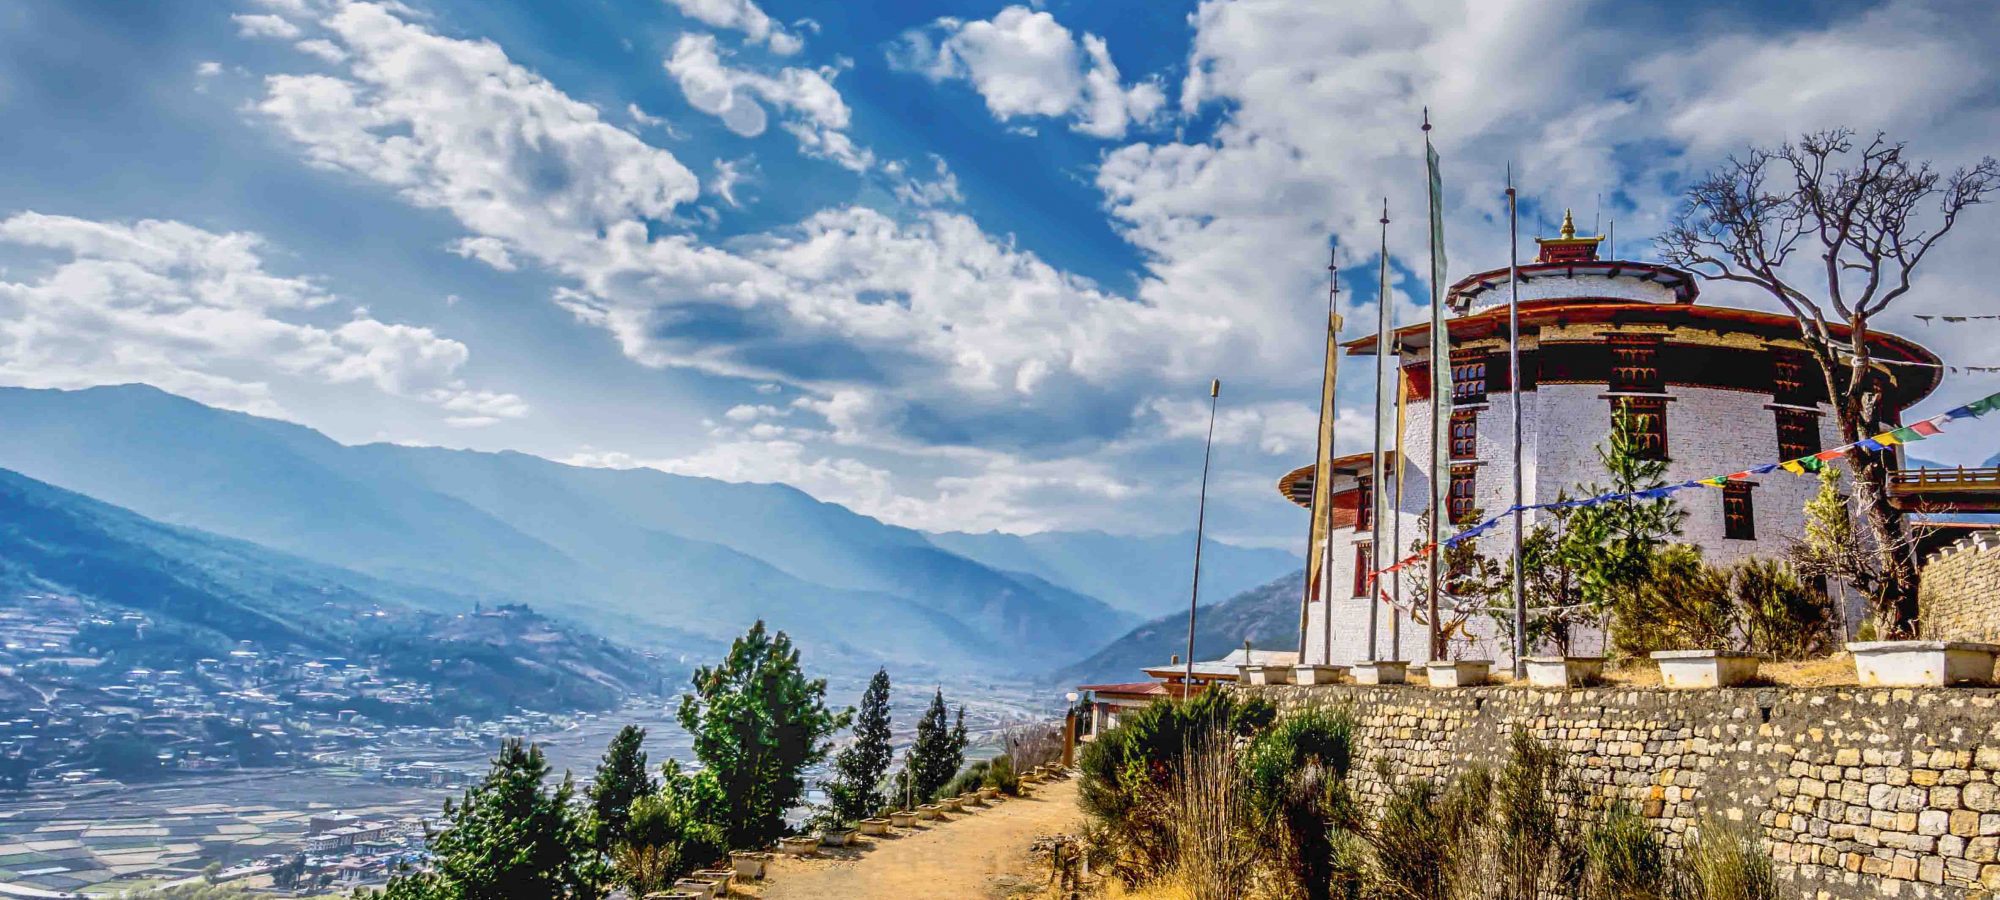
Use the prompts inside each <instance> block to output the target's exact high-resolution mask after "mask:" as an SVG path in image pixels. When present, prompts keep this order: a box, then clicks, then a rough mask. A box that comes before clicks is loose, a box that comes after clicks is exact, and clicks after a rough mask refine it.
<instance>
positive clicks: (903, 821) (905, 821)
mask: <svg viewBox="0 0 2000 900" xmlns="http://www.w3.org/2000/svg"><path fill="white" fill-rule="evenodd" d="M889 824H891V825H894V826H896V827H897V828H915V827H917V814H916V813H913V812H895V813H890V814H889Z"/></svg>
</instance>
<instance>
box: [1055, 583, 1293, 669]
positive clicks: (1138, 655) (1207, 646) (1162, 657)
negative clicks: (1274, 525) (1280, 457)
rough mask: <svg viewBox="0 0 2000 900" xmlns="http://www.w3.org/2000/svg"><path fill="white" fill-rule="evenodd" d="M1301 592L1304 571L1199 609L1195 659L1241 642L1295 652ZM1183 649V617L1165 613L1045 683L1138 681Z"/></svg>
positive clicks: (1185, 641)
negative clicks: (1151, 669) (1151, 668)
mask: <svg viewBox="0 0 2000 900" xmlns="http://www.w3.org/2000/svg"><path fill="white" fill-rule="evenodd" d="M1304 592H1305V570H1304V569H1299V570H1296V571H1294V572H1292V573H1291V574H1290V575H1286V576H1285V577H1283V578H1279V579H1277V580H1276V581H1272V582H1270V583H1268V584H1265V585H1261V586H1259V587H1255V588H1251V589H1250V590H1247V591H1244V592H1243V593H1240V594H1237V595H1236V596H1234V597H1231V598H1229V599H1228V600H1225V601H1223V602H1221V603H1217V604H1214V605H1212V606H1204V607H1202V608H1201V609H1200V611H1199V613H1198V614H1197V615H1196V616H1195V630H1194V656H1195V659H1197V660H1205V659H1215V658H1217V657H1220V656H1222V655H1223V654H1225V653H1228V652H1229V651H1231V650H1235V649H1238V648H1240V647H1242V646H1243V641H1244V640H1245V639H1248V640H1249V641H1250V642H1251V644H1252V645H1254V646H1256V647H1258V648H1260V649H1264V650H1292V649H1296V648H1297V647H1298V641H1299V598H1300V596H1302V595H1303V594H1304ZM1186 648H1187V613H1185V612H1182V613H1179V614H1171V613H1170V614H1168V615H1165V616H1161V617H1160V618H1157V619H1154V620H1153V621H1151V622H1147V623H1146V624H1144V625H1141V626H1139V627H1137V628H1134V629H1132V630H1131V631H1130V632H1127V633H1126V634H1125V635H1124V636H1122V637H1120V638H1118V639H1117V640H1115V641H1112V642H1111V643H1110V644H1108V645H1106V646H1105V647H1104V648H1103V649H1100V650H1098V651H1097V652H1096V653H1093V654H1091V655H1090V656H1089V657H1088V658H1085V659H1084V660H1083V661H1081V662H1078V663H1074V664H1072V665H1069V666H1065V667H1063V668H1061V669H1058V670H1056V671H1055V672H1054V673H1053V674H1051V675H1050V676H1049V679H1048V680H1049V681H1052V682H1055V683H1057V684H1062V685H1077V684H1094V683H1105V682H1124V681H1141V680H1144V679H1145V677H1146V676H1145V675H1144V674H1143V673H1141V672H1140V671H1139V670H1140V669H1143V668H1145V667H1147V666H1158V665H1164V664H1165V663H1166V662H1167V661H1168V660H1169V659H1171V658H1172V657H1174V656H1177V655H1179V654H1181V653H1183V652H1185V651H1186Z"/></svg>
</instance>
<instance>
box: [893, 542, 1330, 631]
mask: <svg viewBox="0 0 2000 900" xmlns="http://www.w3.org/2000/svg"><path fill="white" fill-rule="evenodd" d="M929 537H930V540H931V542H932V543H934V544H936V545H938V546H939V547H942V548H944V549H946V550H949V551H951V552H953V553H956V554H958V555H960V556H964V557H967V558H970V559H974V560H978V561H979V562H982V563H985V564H986V565H989V566H992V567H993V568H996V569H1001V570H1005V571H1010V572H1026V573H1030V574H1033V575H1036V576H1038V577H1040V578H1043V579H1045V580H1047V581H1049V582H1051V583H1054V584H1057V585H1060V586H1062V587H1064V588H1068V589H1069V590H1072V591H1076V592H1078V593H1081V594H1088V595H1090V596H1093V597H1097V598H1099V599H1101V600H1103V601H1104V602H1106V603H1109V604H1111V605H1112V606H1115V607H1117V608H1119V609H1121V610H1124V611H1126V612H1130V613H1133V614H1136V615H1141V616H1156V615H1161V614H1163V613H1165V612H1167V611H1169V610H1172V609H1177V608H1179V609H1185V608H1186V607H1187V596H1188V580H1189V578H1190V577H1191V576H1192V574H1193V569H1192V566H1193V563H1194V533H1193V532H1180V533H1177V534H1163V535H1154V536H1148V537H1128V536H1121V535H1112V534H1105V533H1104V532H1101V531H1050V532H1043V533H1040V534H1030V535H1014V534H1003V533H1001V532H996V531H989V532H984V533H978V534H974V533H968V532H939V533H933V534H931V535H929ZM1298 565H1299V558H1298V557H1297V556H1296V555H1294V554H1291V553H1287V552H1285V551H1283V550H1271V549H1267V548H1257V547H1238V546H1235V545H1232V544H1227V543H1224V542H1221V541H1217V540H1215V539H1214V538H1209V539H1208V541H1207V544H1206V546H1205V547H1204V548H1203V550H1202V558H1201V581H1202V591H1203V593H1207V594H1211V595H1214V596H1222V597H1229V596H1234V595H1235V594H1237V593H1240V592H1242V591H1244V590H1248V589H1249V588H1252V587H1255V586H1257V585H1260V584H1264V583H1266V582H1268V581H1270V580H1271V579H1273V578H1277V577H1279V576H1280V575H1283V574H1284V573H1286V572H1289V571H1291V570H1293V569H1295V568H1297V567H1298Z"/></svg>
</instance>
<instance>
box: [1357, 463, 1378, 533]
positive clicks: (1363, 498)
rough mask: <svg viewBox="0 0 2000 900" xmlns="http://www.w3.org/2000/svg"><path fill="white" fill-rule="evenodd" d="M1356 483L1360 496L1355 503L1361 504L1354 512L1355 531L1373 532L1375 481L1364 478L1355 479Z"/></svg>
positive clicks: (1370, 478)
mask: <svg viewBox="0 0 2000 900" xmlns="http://www.w3.org/2000/svg"><path fill="white" fill-rule="evenodd" d="M1354 483H1355V485H1356V487H1357V489H1358V490H1357V493H1358V494H1359V495H1360V496H1359V497H1358V498H1356V501H1355V502H1357V503H1359V504H1361V505H1360V508H1358V509H1356V510H1355V511H1354V530H1355V531H1370V530H1373V529H1374V527H1375V479H1374V478H1372V477H1366V476H1364V477H1361V478H1357V479H1355V481H1354Z"/></svg>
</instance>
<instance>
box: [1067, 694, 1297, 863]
mask: <svg viewBox="0 0 2000 900" xmlns="http://www.w3.org/2000/svg"><path fill="white" fill-rule="evenodd" d="M1276 713H1277V708H1276V707H1275V706H1273V705H1272V704H1271V702H1270V701H1269V700H1265V699H1262V698H1256V697H1248V698H1246V697H1240V696H1239V695H1237V694H1236V693H1235V692H1232V691H1225V690H1210V691H1206V692H1204V693H1201V694H1198V695H1196V696H1194V697H1193V698H1191V699H1187V700H1160V701H1156V702H1155V703H1153V704H1152V705H1151V706H1148V707H1146V708H1144V709H1141V710H1138V711H1137V712H1134V713H1132V714H1130V715H1128V716H1125V717H1124V719H1123V720H1122V721H1121V722H1120V723H1119V724H1118V727H1116V728H1112V729H1109V730H1107V731H1105V732H1104V733H1103V734H1100V735H1098V737H1097V740H1095V741H1092V742H1091V743H1090V744H1087V745H1085V747H1084V750H1083V754H1082V756H1081V757H1080V759H1079V761H1078V764H1079V766H1080V767H1081V768H1082V770H1083V777H1082V779H1081V784H1080V785H1079V787H1078V803H1079V804H1080V805H1081V806H1082V807H1083V809H1084V812H1085V813H1087V814H1089V815H1090V816H1091V817H1092V818H1093V819H1095V820H1096V821H1098V822H1100V823H1102V825H1103V826H1104V827H1103V828H1102V829H1101V833H1102V834H1103V835H1104V836H1105V839H1106V841H1107V852H1108V853H1110V854H1111V855H1113V856H1114V857H1115V858H1116V859H1117V860H1118V861H1117V862H1116V863H1114V865H1113V867H1114V869H1116V870H1117V871H1118V872H1119V874H1121V875H1123V876H1125V877H1126V878H1127V879H1128V880H1131V881H1149V880H1152V879H1155V878H1158V877H1159V876H1161V875H1163V874H1166V873H1167V872H1168V871H1170V870H1171V869H1172V868H1173V867H1174V865H1175V864H1176V862H1175V851H1174V844H1173V838H1172V835H1171V829H1172V827H1173V823H1172V822H1171V817H1170V816H1169V815H1168V813H1167V810H1168V809H1169V807H1171V805H1172V793H1171V788H1172V786H1173V784H1174V783H1175V779H1177V778H1179V777H1180V775H1181V769H1182V768H1183V767H1184V766H1185V765H1186V762H1187V760H1189V759H1192V758H1194V757H1196V756H1197V755H1199V754H1201V753H1202V752H1204V751H1206V750H1207V749H1208V745H1209V743H1210V742H1213V741H1225V742H1233V741H1234V740H1235V739H1236V738H1239V737H1248V736H1250V735H1251V734H1254V733H1256V732H1257V731H1258V730H1260V729H1262V728H1263V727H1264V726H1266V725H1269V724H1270V722H1271V720H1272V719H1273V718H1274V717H1275V716H1276Z"/></svg>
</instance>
